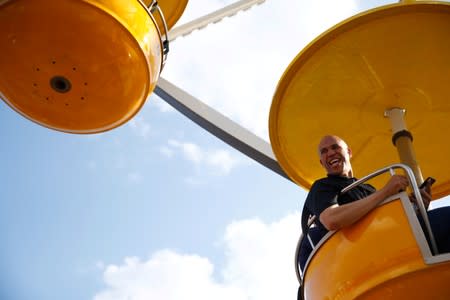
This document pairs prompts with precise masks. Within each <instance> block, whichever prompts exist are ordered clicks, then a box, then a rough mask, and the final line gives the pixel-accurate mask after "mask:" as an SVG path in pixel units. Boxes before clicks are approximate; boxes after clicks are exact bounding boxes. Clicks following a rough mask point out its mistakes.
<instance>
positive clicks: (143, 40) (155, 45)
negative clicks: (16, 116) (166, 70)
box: [0, 0, 187, 133]
mask: <svg viewBox="0 0 450 300" xmlns="http://www.w3.org/2000/svg"><path fill="white" fill-rule="evenodd" d="M186 4H187V0H182V1H173V0H172V1H171V0H161V1H159V5H160V6H161V7H159V6H158V4H157V3H156V1H148V0H147V1H145V3H144V2H141V1H139V0H58V1H54V0H9V1H1V3H0V49H2V52H1V55H0V97H1V98H2V99H3V100H4V101H5V102H6V103H7V104H8V105H9V106H11V107H12V108H13V109H14V110H16V111H17V112H19V113H20V114H22V115H23V116H25V117H26V118H28V119H30V120H32V121H34V122H36V123H38V124H41V125H43V126H46V127H49V128H52V129H56V130H60V131H64V132H70V133H96V132H102V131H106V130H109V129H112V128H114V127H117V126H119V125H121V124H123V123H125V122H126V121H127V120H129V119H130V118H131V117H133V116H134V115H135V114H136V113H137V112H138V111H139V109H140V108H141V107H142V105H143V104H144V102H145V100H146V99H147V97H148V95H149V94H150V93H151V92H152V91H153V89H154V87H155V85H156V82H157V80H158V78H159V75H160V72H161V70H162V67H163V64H164V61H165V57H166V55H167V51H168V48H167V45H168V44H167V43H168V42H167V41H168V39H167V31H168V30H169V29H170V28H171V27H172V26H173V25H174V24H175V22H176V21H177V20H178V19H179V18H180V16H181V14H182V13H183V10H184V8H185V6H186ZM164 15H165V16H166V17H167V22H166V19H165V18H164V17H163V16H164Z"/></svg>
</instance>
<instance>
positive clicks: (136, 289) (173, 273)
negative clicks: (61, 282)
mask: <svg viewBox="0 0 450 300" xmlns="http://www.w3.org/2000/svg"><path fill="white" fill-rule="evenodd" d="M299 220H300V216H299V214H298V213H296V214H291V215H288V216H286V217H285V218H283V219H282V220H280V221H278V222H275V223H271V224H265V223H263V222H262V221H260V220H258V219H253V220H244V221H238V222H233V223H232V224H231V225H229V226H228V228H227V229H226V234H225V237H224V241H223V245H224V247H225V252H226V261H225V265H224V269H223V270H220V272H218V273H219V274H223V277H222V278H220V279H216V278H215V276H214V266H213V264H212V263H211V262H210V260H209V259H207V258H204V257H200V256H198V255H186V254H180V253H177V252H174V251H171V250H162V251H158V252H156V253H154V254H153V255H152V256H151V257H150V259H148V260H147V261H141V260H140V259H139V258H136V257H128V258H126V259H125V261H124V263H123V264H122V265H119V266H117V265H110V266H108V267H107V268H106V270H105V271H104V274H103V278H104V281H105V284H106V286H107V287H106V288H105V289H104V290H103V291H100V292H99V293H97V294H96V295H95V297H94V299H95V300H119V299H120V300H123V299H127V300H128V299H129V300H144V299H146V300H148V299H158V300H179V299H185V300H210V299H217V300H222V299H223V300H229V299H233V300H273V299H294V298H295V295H296V290H297V281H296V277H295V271H294V268H293V256H294V252H295V246H296V241H297V238H298V234H299V232H298V230H299Z"/></svg>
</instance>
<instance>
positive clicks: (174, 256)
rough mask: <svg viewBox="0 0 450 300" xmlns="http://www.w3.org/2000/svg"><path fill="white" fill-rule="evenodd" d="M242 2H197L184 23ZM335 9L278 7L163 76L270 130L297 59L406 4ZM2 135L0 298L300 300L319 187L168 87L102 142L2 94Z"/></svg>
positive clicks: (311, 4)
mask: <svg viewBox="0 0 450 300" xmlns="http://www.w3.org/2000/svg"><path fill="white" fill-rule="evenodd" d="M191 2H192V3H191ZM194 2H195V3H194ZM231 2H233V1H218V0H197V1H193V0H191V1H190V3H189V6H188V8H187V10H186V13H185V15H184V16H183V19H182V20H181V21H180V23H183V22H184V21H187V20H189V19H192V18H194V17H196V16H200V15H202V14H204V13H207V12H210V11H211V10H213V9H217V8H220V7H221V6H223V5H225V4H229V3H231ZM334 2H337V1H331V0H330V1H292V0H277V1H274V0H267V1H266V3H264V4H263V5H260V6H258V7H255V8H253V9H251V10H249V11H247V12H244V13H240V14H238V15H237V16H235V17H233V18H227V19H225V20H223V21H222V22H221V23H219V24H215V25H212V26H209V27H207V28H206V29H204V30H202V31H199V32H194V33H193V34H191V35H189V36H187V37H184V38H180V39H177V40H176V41H174V42H173V43H172V46H171V53H170V55H169V59H168V61H167V64H166V68H165V70H163V73H162V76H163V77H164V78H166V79H168V80H170V81H172V82H174V83H176V84H178V85H180V86H181V87H182V88H184V89H186V90H187V91H189V92H190V93H192V94H193V95H195V96H196V97H198V98H200V99H202V100H204V101H205V102H207V103H208V104H210V105H212V106H213V107H215V108H216V109H218V110H220V111H221V112H223V113H224V114H226V115H227V116H228V117H230V118H232V119H233V120H235V121H236V122H238V123H240V124H242V125H243V126H245V127H246V128H249V129H250V130H252V131H253V132H255V133H256V134H258V135H259V136H261V137H263V138H265V139H267V117H268V110H269V106H270V98H271V95H272V94H273V91H274V89H275V86H276V83H277V80H278V78H279V77H280V76H281V74H282V72H283V70H284V69H285V68H286V66H287V64H288V63H289V62H290V61H291V59H292V58H293V57H294V56H295V55H296V54H297V52H298V51H299V50H300V49H301V48H302V47H304V46H305V45H306V44H307V43H308V42H309V41H310V40H311V39H313V38H314V37H315V36H317V35H318V34H320V33H321V32H322V31H324V30H325V29H327V28H328V27H330V26H331V25H333V24H335V23H336V22H338V21H340V20H342V19H344V18H346V17H349V16H351V15H353V14H355V13H356V12H357V11H362V10H365V9H368V8H370V7H374V6H378V5H381V4H382V3H391V2H392V1H391V2H389V1H364V6H363V4H362V2H363V1H339V5H338V4H336V3H334ZM0 136H1V150H0V151H1V156H0V165H1V168H0V182H1V187H2V197H1V201H0V238H1V244H2V247H1V250H0V254H1V255H0V268H1V270H2V272H0V299H8V300H16V299H17V300H28V299H45V300H53V299H55V300H56V299H68V300H71V299H73V300H80V299H96V300H110V299H164V300H166V299H168V300H171V299H181V295H183V297H184V298H183V299H199V300H203V299H211V298H212V297H214V298H215V299H222V298H223V299H263V300H264V299H276V298H275V295H276V296H277V297H278V299H285V298H286V299H287V298H290V299H293V298H294V297H295V296H294V295H295V293H296V278H295V273H294V268H293V255H294V250H295V244H296V241H297V238H298V235H299V234H300V230H299V211H300V208H301V205H302V203H303V200H304V198H305V195H306V193H305V191H303V190H302V189H300V188H299V187H297V186H295V185H294V184H292V183H291V182H289V181H287V180H285V179H283V178H281V177H280V176H278V175H276V174H273V173H272V172H271V171H269V170H267V169H265V168H264V167H262V166H260V165H258V164H256V163H254V162H253V161H251V160H250V159H248V158H247V157H245V156H243V155H242V154H240V153H238V152H237V151H235V150H234V149H232V148H230V147H229V146H227V145H225V144H224V143H222V142H221V141H219V140H217V139H215V138H214V137H212V136H211V135H209V134H208V133H206V132H205V131H203V130H202V129H201V128H199V127H198V126H197V125H195V124H193V123H192V122H191V121H189V120H187V119H186V118H184V117H183V116H181V115H180V114H179V113H178V112H176V111H173V110H172V109H170V108H169V107H167V106H166V105H164V103H163V102H161V100H159V99H158V98H157V97H156V96H154V95H152V96H150V97H149V99H148V101H147V103H146V105H145V106H144V107H143V109H142V110H141V111H140V112H139V114H138V115H137V116H136V117H135V118H134V119H133V120H131V121H130V122H128V123H127V124H125V125H123V126H121V127H119V128H117V129H114V130H111V131H109V132H106V133H102V134H95V135H87V136H86V135H72V134H64V133H60V132H56V131H52V130H49V129H46V128H43V127H41V126H38V125H36V124H34V123H32V122H30V121H29V120H27V119H24V118H23V117H21V116H20V115H18V114H17V113H15V112H14V111H12V110H11V109H10V108H9V107H8V106H7V105H6V104H4V103H3V102H0Z"/></svg>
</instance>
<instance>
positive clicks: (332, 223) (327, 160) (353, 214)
mask: <svg viewBox="0 0 450 300" xmlns="http://www.w3.org/2000/svg"><path fill="white" fill-rule="evenodd" d="M318 151H319V158H320V164H321V165H322V166H323V167H324V169H325V170H326V173H327V177H325V178H322V179H319V180H317V181H315V182H314V183H313V185H312V186H311V190H310V191H309V193H308V196H307V197H306V200H305V206H304V207H303V212H302V229H303V232H304V233H306V232H308V234H309V236H310V237H311V239H312V240H313V242H314V243H315V244H316V243H317V242H319V240H320V239H321V238H322V237H323V236H324V235H325V234H326V233H327V232H328V231H333V230H338V229H341V228H342V227H345V226H349V225H351V224H353V223H354V222H356V221H358V220H359V219H361V218H362V217H364V216H365V215H366V214H367V213H368V212H370V211H371V210H372V209H374V208H375V207H377V206H378V204H380V203H381V202H382V201H383V200H384V199H386V198H387V197H389V196H392V195H394V194H397V193H398V192H399V191H400V190H406V187H407V186H408V180H407V179H406V177H404V176H402V175H393V176H391V177H390V179H389V180H388V182H387V183H386V184H385V186H384V187H383V188H381V189H379V190H375V188H374V187H372V186H371V185H368V184H361V185H359V186H357V187H355V188H354V189H352V190H350V191H348V192H347V193H345V194H340V191H341V190H342V189H343V188H345V187H346V186H348V185H350V184H352V183H353V182H355V181H356V180H357V179H356V178H354V177H353V170H352V165H351V162H350V159H351V157H352V150H351V149H350V148H349V147H348V145H347V144H346V143H345V142H344V141H343V140H342V139H341V138H339V137H337V136H334V135H327V136H324V137H323V138H322V139H321V140H320V143H319V147H318ZM430 191H431V187H430V186H427V187H425V188H423V189H421V195H422V198H423V200H424V202H427V203H429V201H430V200H431V195H430V194H429V192H430ZM413 201H414V200H413ZM311 216H315V217H316V220H315V225H316V226H315V227H313V228H311V229H309V230H308V228H307V222H308V219H309V218H310V217H311ZM428 218H429V221H430V224H431V228H432V230H433V234H434V236H435V238H436V242H437V244H438V249H439V252H440V253H445V252H450V222H449V220H450V207H441V208H437V209H433V210H430V211H428ZM420 219H421V217H420V216H419V220H420ZM303 241H304V242H302V245H301V250H300V266H301V268H302V269H303V268H304V265H305V263H306V260H307V258H308V256H309V253H310V252H311V251H312V249H311V247H310V246H309V243H307V242H306V239H303Z"/></svg>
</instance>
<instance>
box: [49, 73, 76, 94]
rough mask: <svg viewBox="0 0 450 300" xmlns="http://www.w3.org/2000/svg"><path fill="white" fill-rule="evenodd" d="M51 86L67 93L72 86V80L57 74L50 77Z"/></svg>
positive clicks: (59, 91)
mask: <svg viewBox="0 0 450 300" xmlns="http://www.w3.org/2000/svg"><path fill="white" fill-rule="evenodd" d="M50 86H51V87H52V89H53V90H55V91H57V92H58V93H67V92H68V91H70V89H71V88H72V84H71V83H70V81H69V80H68V79H67V78H65V77H62V76H55V77H53V78H52V79H50Z"/></svg>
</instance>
